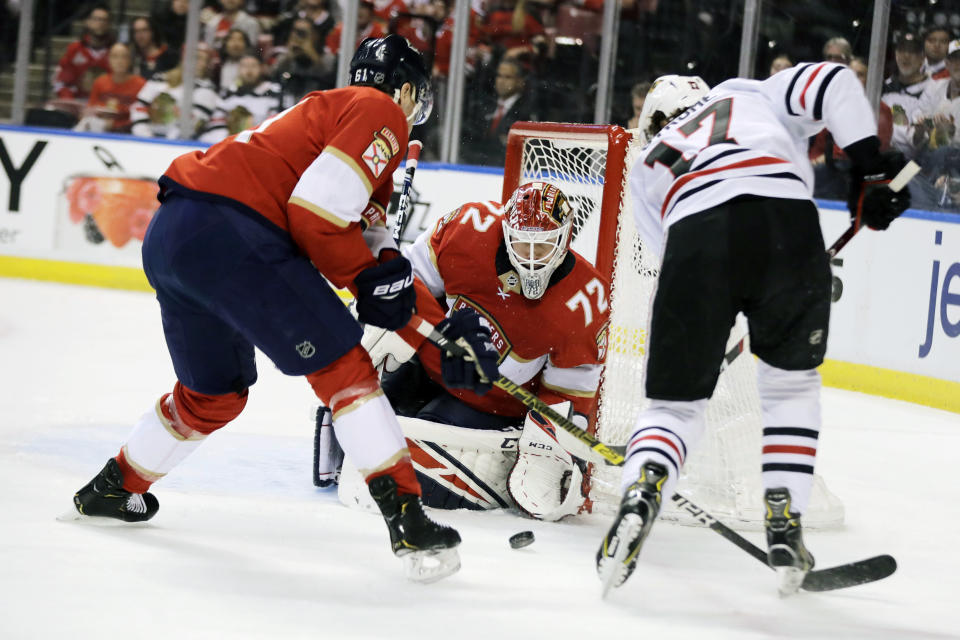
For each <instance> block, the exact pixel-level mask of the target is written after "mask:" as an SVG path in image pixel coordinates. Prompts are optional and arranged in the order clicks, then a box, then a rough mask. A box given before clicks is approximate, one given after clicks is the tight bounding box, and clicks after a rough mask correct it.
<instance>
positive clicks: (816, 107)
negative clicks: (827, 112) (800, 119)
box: [813, 65, 843, 120]
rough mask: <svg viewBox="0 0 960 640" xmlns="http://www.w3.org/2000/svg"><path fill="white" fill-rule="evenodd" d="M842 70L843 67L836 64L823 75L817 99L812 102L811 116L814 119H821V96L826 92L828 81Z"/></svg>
mask: <svg viewBox="0 0 960 640" xmlns="http://www.w3.org/2000/svg"><path fill="white" fill-rule="evenodd" d="M841 71H843V67H841V66H840V65H837V66H836V67H834V68H833V70H832V71H830V73H828V74H827V75H826V77H824V79H823V82H821V83H820V89H819V90H818V91H817V99H816V101H814V103H813V117H814V119H815V120H822V119H823V97H824V94H826V93H827V85H829V84H830V81H831V80H833V76H835V75H837V74H838V73H840V72H841Z"/></svg>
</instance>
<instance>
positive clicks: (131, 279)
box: [0, 256, 353, 303]
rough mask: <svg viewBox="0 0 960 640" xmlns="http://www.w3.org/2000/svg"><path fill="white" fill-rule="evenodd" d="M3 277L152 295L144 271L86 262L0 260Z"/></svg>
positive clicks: (345, 298) (347, 297)
mask: <svg viewBox="0 0 960 640" xmlns="http://www.w3.org/2000/svg"><path fill="white" fill-rule="evenodd" d="M0 276H6V277H10V278H26V279H28V280H48V281H51V282H63V283H66V284H81V285H87V286H91V287H107V288H110V289H127V290H130V291H150V292H152V291H153V287H151V286H150V283H149V282H147V276H146V275H144V273H143V269H141V268H139V267H114V266H107V265H102V264H89V263H86V262H63V261H59V260H40V259H37V258H20V257H13V256H0ZM335 291H336V292H337V295H338V296H340V298H341V299H342V300H343V301H344V302H345V303H346V302H349V301H350V300H352V299H353V296H352V295H350V292H349V291H345V290H342V289H336V290H335Z"/></svg>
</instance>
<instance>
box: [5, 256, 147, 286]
mask: <svg viewBox="0 0 960 640" xmlns="http://www.w3.org/2000/svg"><path fill="white" fill-rule="evenodd" d="M0 276H8V277H11V278H27V279H30V280H49V281H51V282H65V283H67V284H83V285H89V286H94V287H107V288H110V289H128V290H132V291H153V288H152V287H151V286H150V283H148V282H147V276H145V275H144V274H143V269H140V268H138V267H114V266H107V265H102V264H89V263H85V262H63V261H60V260H39V259H36V258H19V257H12V256H0Z"/></svg>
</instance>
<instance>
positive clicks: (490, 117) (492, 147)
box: [460, 58, 537, 166]
mask: <svg viewBox="0 0 960 640" xmlns="http://www.w3.org/2000/svg"><path fill="white" fill-rule="evenodd" d="M526 84H527V73H526V70H525V69H524V68H523V65H521V64H520V62H518V61H517V60H513V59H510V58H506V59H504V60H501V61H500V64H499V65H498V66H497V77H496V81H495V83H494V89H495V92H496V99H495V100H490V101H489V102H488V104H487V106H486V108H485V109H483V110H482V111H481V113H480V115H479V117H477V118H475V119H474V122H473V126H471V127H467V130H466V131H464V137H465V140H464V144H462V145H461V147H460V148H461V149H462V150H463V156H464V158H465V159H466V161H467V162H469V163H471V164H486V165H499V166H503V162H504V159H505V158H506V154H507V133H508V132H509V131H510V126H511V125H512V124H513V123H514V122H517V121H519V120H536V119H537V116H536V114H535V113H534V110H533V106H532V105H533V100H532V96H531V95H530V93H529V92H528V91H527V90H526Z"/></svg>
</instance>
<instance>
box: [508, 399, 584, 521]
mask: <svg viewBox="0 0 960 640" xmlns="http://www.w3.org/2000/svg"><path fill="white" fill-rule="evenodd" d="M568 405H569V403H560V404H558V405H553V406H552V407H551V408H553V409H554V410H558V411H559V412H560V413H564V412H565V409H566V408H568ZM556 428H557V427H556V426H554V425H553V424H552V423H550V422H549V420H547V419H546V418H545V417H543V416H541V415H540V414H535V413H534V412H530V413H529V414H527V420H526V422H525V423H524V425H523V432H522V433H521V435H520V441H519V442H518V443H517V462H516V464H515V465H514V466H513V469H511V471H510V476H509V478H508V479H507V488H508V489H509V491H510V496H511V497H512V498H513V500H514V502H516V504H517V506H518V507H519V508H520V509H521V510H522V511H523V512H524V513H526V514H528V515H530V516H532V517H534V518H538V519H541V520H550V521H553V520H559V519H560V518H562V517H563V516H567V515H573V514H576V513H579V511H580V508H581V507H582V506H583V504H584V502H585V500H586V498H585V496H584V495H583V492H582V485H583V472H582V470H581V469H580V466H579V464H578V463H577V461H576V460H575V459H574V458H573V456H571V455H570V453H568V452H567V451H566V450H565V449H564V448H563V447H561V446H560V443H559V442H557V439H556V436H555V435H554V430H555V429H556Z"/></svg>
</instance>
